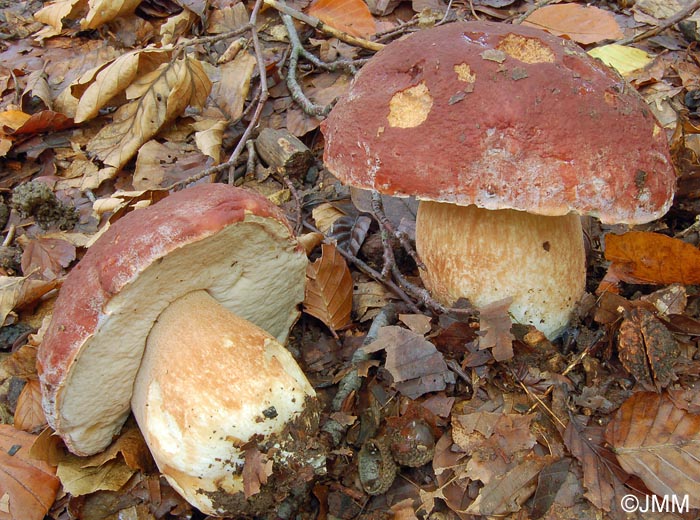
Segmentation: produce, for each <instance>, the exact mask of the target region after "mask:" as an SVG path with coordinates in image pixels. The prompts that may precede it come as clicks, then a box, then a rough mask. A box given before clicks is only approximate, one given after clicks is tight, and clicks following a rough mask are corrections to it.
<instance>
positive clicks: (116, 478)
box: [56, 423, 153, 496]
mask: <svg viewBox="0 0 700 520" xmlns="http://www.w3.org/2000/svg"><path fill="white" fill-rule="evenodd" d="M152 468H153V461H152V458H151V456H150V452H149V451H148V447H147V446H146V442H145V441H144V440H143V437H142V436H141V432H140V431H139V429H138V427H137V426H136V424H135V423H127V425H126V426H125V427H124V428H123V429H122V433H121V434H120V436H119V437H117V439H116V440H115V441H114V442H113V443H112V444H111V445H110V446H109V447H108V448H107V449H106V450H105V451H103V452H101V453H97V454H96V455H92V456H90V457H78V456H76V455H73V454H71V453H65V454H64V457H63V459H62V460H60V461H59V462H58V468H57V471H56V476H58V478H59V479H60V480H61V484H62V485H63V488H64V490H65V491H66V492H68V493H70V494H71V495H73V496H81V495H87V494H89V493H94V492H95V491H98V490H105V491H118V490H119V489H121V487H122V486H123V485H124V484H126V482H127V481H128V480H129V479H130V478H131V477H132V475H133V474H134V473H135V472H137V471H140V470H141V471H150V470H152Z"/></svg>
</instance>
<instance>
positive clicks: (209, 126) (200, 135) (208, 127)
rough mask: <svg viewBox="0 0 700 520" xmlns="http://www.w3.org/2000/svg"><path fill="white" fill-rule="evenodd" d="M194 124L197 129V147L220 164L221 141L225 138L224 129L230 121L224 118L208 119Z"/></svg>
mask: <svg viewBox="0 0 700 520" xmlns="http://www.w3.org/2000/svg"><path fill="white" fill-rule="evenodd" d="M192 126H194V128H195V130H197V132H196V133H195V134H194V142H195V143H196V144H197V148H199V150H200V151H201V152H202V153H203V154H204V155H208V156H209V157H211V158H212V159H214V164H219V162H221V161H220V159H221V142H222V140H223V138H224V130H226V128H228V123H227V122H226V121H222V120H214V119H206V120H203V121H198V122H197V123H195V124H194V125H192Z"/></svg>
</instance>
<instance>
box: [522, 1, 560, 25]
mask: <svg viewBox="0 0 700 520" xmlns="http://www.w3.org/2000/svg"><path fill="white" fill-rule="evenodd" d="M556 1H557V0H540V1H539V2H536V3H535V5H533V6H532V7H530V8H529V9H528V10H527V11H525V12H524V13H523V14H521V15H520V16H518V17H517V18H516V19H515V20H513V25H517V24H521V23H523V21H524V20H525V18H527V17H528V16H530V15H531V14H532V13H534V12H535V11H537V10H538V9H540V8H542V7H544V6H546V5H549V4H551V3H552V2H556Z"/></svg>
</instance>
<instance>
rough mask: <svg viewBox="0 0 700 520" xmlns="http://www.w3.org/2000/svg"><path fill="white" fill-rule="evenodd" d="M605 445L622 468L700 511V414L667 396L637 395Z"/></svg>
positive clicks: (622, 409)
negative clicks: (681, 498) (690, 411)
mask: <svg viewBox="0 0 700 520" xmlns="http://www.w3.org/2000/svg"><path fill="white" fill-rule="evenodd" d="M605 438H606V440H607V441H608V442H609V443H610V444H611V445H612V447H613V450H614V452H615V455H616V456H617V460H618V461H619V462H620V465H621V466H622V467H623V468H624V469H625V471H627V472H628V473H631V474H633V475H636V476H638V477H639V478H641V479H642V480H643V481H644V484H646V486H647V487H648V488H649V489H650V490H651V491H653V492H654V493H656V494H657V495H659V496H662V497H663V496H670V495H674V496H678V497H683V496H686V497H688V499H689V502H690V507H692V508H697V507H700V464H698V460H700V415H697V414H691V413H688V412H687V411H685V410H682V409H680V408H677V407H676V406H675V405H674V404H673V401H672V400H671V399H670V398H669V397H668V396H667V395H666V394H656V393H653V392H638V393H636V394H633V395H632V396H631V397H630V398H629V399H627V401H625V402H624V403H623V404H622V406H621V407H620V409H619V410H618V411H617V413H616V414H615V417H614V418H613V420H612V421H611V422H610V423H609V424H608V427H607V429H606V431H605Z"/></svg>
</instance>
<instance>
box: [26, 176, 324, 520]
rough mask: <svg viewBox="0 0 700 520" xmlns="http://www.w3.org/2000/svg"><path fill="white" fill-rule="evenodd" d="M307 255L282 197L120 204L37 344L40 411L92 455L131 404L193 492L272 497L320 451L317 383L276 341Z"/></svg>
mask: <svg viewBox="0 0 700 520" xmlns="http://www.w3.org/2000/svg"><path fill="white" fill-rule="evenodd" d="M306 264H307V260H306V256H305V254H304V251H303V249H302V248H301V247H300V246H299V245H298V244H297V242H296V241H295V239H294V238H293V237H292V233H291V229H290V227H289V225H288V223H287V221H286V219H285V217H284V215H283V214H282V212H281V211H280V210H279V209H278V208H276V207H275V206H274V205H273V204H271V203H270V202H269V201H268V200H267V199H265V198H263V197H261V196H259V195H256V194H253V193H251V192H248V191H245V190H242V189H238V188H233V187H230V186H226V185H223V184H209V185H200V186H196V187H193V188H189V189H187V190H183V191H180V192H178V193H175V194H172V195H170V196H169V197H167V198H166V199H164V200H162V201H161V202H158V203H157V204H155V205H153V206H151V207H149V208H146V209H140V210H136V211H134V212H132V213H130V214H128V215H126V216H125V217H123V218H121V219H120V220H118V221H117V222H116V223H115V224H113V225H112V227H111V228H110V229H109V230H107V232H105V233H104V234H103V235H102V236H101V237H100V238H99V239H98V240H97V241H96V242H95V244H94V245H93V246H92V247H90V249H89V250H88V252H87V253H86V255H85V257H84V258H83V259H82V260H81V261H80V263H79V264H78V265H77V266H76V267H75V268H74V269H73V270H72V271H71V273H70V275H69V276H68V277H67V279H66V281H65V283H64V285H63V287H62V289H61V292H60V294H59V297H58V299H57V300H56V304H55V310H54V314H53V318H52V321H51V324H50V325H49V327H48V329H47V331H46V334H45V336H44V339H43V342H42V343H41V346H40V347H39V352H38V372H39V378H40V381H41V386H42V396H43V406H44V411H45V414H46V417H47V420H48V422H49V424H50V425H51V426H52V428H53V429H54V430H55V431H56V433H58V434H59V435H60V436H61V437H62V438H63V440H64V441H65V444H66V446H67V447H68V448H69V449H70V450H71V451H72V452H74V453H76V454H79V455H89V454H93V453H97V452H99V451H101V450H103V449H104V448H105V447H106V446H107V445H108V444H109V443H110V442H111V441H112V439H113V437H114V436H115V435H117V434H118V432H119V430H120V428H121V426H122V424H123V423H124V421H125V420H126V418H127V416H128V415H129V412H130V408H132V409H133V412H134V415H135V417H136V419H137V422H138V424H139V426H140V428H141V431H142V433H143V435H144V437H145V439H146V441H147V443H148V445H149V448H150V449H151V452H152V454H153V456H154V459H155V460H156V462H157V464H158V467H159V468H160V470H161V472H162V473H163V475H164V476H165V477H166V478H167V479H168V481H169V482H170V483H171V484H172V485H173V487H174V488H175V489H176V490H178V492H180V493H181V494H182V495H183V496H184V497H185V498H186V499H187V500H188V501H189V502H190V503H191V504H193V505H194V506H195V507H197V508H198V509H200V510H201V511H202V512H204V513H206V514H209V515H215V516H225V515H232V514H237V515H238V514H261V513H262V512H264V511H269V508H270V507H271V504H272V503H275V502H274V501H276V500H278V499H280V498H284V496H285V494H287V493H290V492H292V493H293V492H295V491H298V490H297V488H299V487H300V486H302V485H303V483H304V481H305V479H308V478H310V476H312V475H313V471H314V469H315V468H316V466H317V465H318V464H319V458H318V453H317V451H316V450H314V443H313V442H312V441H311V440H310V439H311V438H312V436H313V434H314V432H315V429H316V428H317V423H318V407H317V404H316V399H315V393H314V390H313V388H312V387H311V386H310V385H309V383H308V381H307V380H306V378H305V376H304V374H303V373H302V371H301V369H300V368H299V367H298V365H297V364H296V362H295V361H294V358H293V357H292V356H291V354H290V353H289V352H288V351H287V350H286V349H285V348H284V347H283V346H282V345H281V343H282V342H284V341H285V339H286V337H287V334H288V332H289V329H290V327H291V326H292V324H293V323H294V321H295V320H296V319H297V317H298V312H299V311H298V309H297V305H298V303H299V302H300V301H301V300H302V299H303V297H304V280H305V269H306ZM132 388H133V395H132ZM130 403H131V406H130ZM249 464H251V466H249V467H248V473H249V474H248V476H247V477H246V475H245V474H244V473H245V471H246V469H245V468H246V466H248V465H249ZM244 477H245V478H244ZM259 488H261V489H260V490H259Z"/></svg>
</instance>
